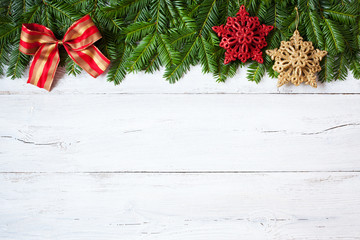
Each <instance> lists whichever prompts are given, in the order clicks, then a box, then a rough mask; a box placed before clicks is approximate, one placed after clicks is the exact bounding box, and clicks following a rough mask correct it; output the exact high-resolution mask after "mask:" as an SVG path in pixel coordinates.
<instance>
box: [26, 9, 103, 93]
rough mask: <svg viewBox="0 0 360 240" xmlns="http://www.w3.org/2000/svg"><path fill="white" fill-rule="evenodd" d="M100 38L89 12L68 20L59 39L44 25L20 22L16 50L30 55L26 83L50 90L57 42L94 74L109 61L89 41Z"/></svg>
mask: <svg viewBox="0 0 360 240" xmlns="http://www.w3.org/2000/svg"><path fill="white" fill-rule="evenodd" d="M100 38H101V34H100V32H99V30H98V29H97V27H96V26H95V24H94V22H93V21H92V20H91V18H90V16H89V15H86V16H84V17H82V18H81V19H79V20H78V21H76V22H75V23H74V24H72V25H71V26H70V27H69V29H68V30H67V31H66V33H65V36H64V38H63V40H62V41H61V40H58V39H56V37H55V35H54V33H53V32H52V31H51V30H50V29H49V28H47V27H45V26H42V25H39V24H36V23H30V24H23V25H22V31H21V36H20V46H19V50H20V51H21V52H22V53H24V54H27V55H34V58H33V60H32V63H31V66H30V73H29V79H28V83H31V84H34V85H36V86H38V87H40V88H45V89H46V90H48V91H50V88H51V84H52V82H53V79H54V74H55V72H56V69H57V66H58V64H59V60H60V57H59V49H58V45H63V46H64V48H65V50H66V51H67V53H68V54H69V56H70V57H71V58H72V59H73V60H74V61H75V62H76V63H77V64H78V65H79V66H80V67H81V68H82V69H84V70H85V71H86V72H88V73H89V74H90V75H91V76H93V77H95V78H96V77H97V76H99V75H100V74H102V73H103V72H104V71H105V69H106V68H107V67H108V66H109V64H110V61H109V59H107V58H106V57H105V56H104V55H103V54H102V53H101V52H100V51H99V49H98V48H97V47H95V46H94V45H93V44H94V42H96V41H97V40H99V39H100Z"/></svg>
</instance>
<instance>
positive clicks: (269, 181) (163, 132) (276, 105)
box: [0, 68, 360, 240]
mask: <svg viewBox="0 0 360 240" xmlns="http://www.w3.org/2000/svg"><path fill="white" fill-rule="evenodd" d="M161 74H162V73H161V72H158V73H156V74H155V75H144V74H138V75H130V76H129V77H128V79H126V80H125V82H124V83H123V84H121V85H120V86H113V84H112V83H107V82H106V80H105V78H104V77H100V78H97V79H93V78H91V77H89V76H88V75H86V74H81V75H80V76H78V77H76V78H75V77H65V75H64V72H63V70H62V69H60V71H59V72H58V73H57V76H56V78H57V80H56V83H55V88H54V89H53V91H52V92H50V93H48V92H46V91H43V90H41V89H38V88H35V87H33V86H31V85H27V84H26V83H25V82H26V79H25V78H24V79H18V80H14V81H11V80H9V79H1V80H0V109H1V111H0V240H14V239H16V240H23V239H24V240H25V239H26V240H35V239H36V240H42V239H44V240H45V239H46V240H47V239H59V240H80V239H81V240H82V239H84V240H91V239H96V240H97V239H106V240H111V239H125V240H140V239H149V240H151V239H156V240H177V239H179V240H180V239H181V240H183V239H186V240H188V239H189V240H212V239H214V240H232V239H234V240H235V239H236V240H238V239H246V240H265V239H271V240H360V224H359V223H360V187H359V186H360V156H359V151H360V94H359V93H360V81H357V80H355V79H354V78H353V77H352V76H349V77H348V80H347V81H344V82H334V83H326V84H320V85H319V87H318V88H317V89H312V88H310V87H308V86H300V87H298V88H296V87H294V86H285V87H282V88H280V89H277V88H276V79H269V78H268V77H266V78H265V79H264V81H262V82H261V83H260V84H259V85H256V84H254V83H251V82H248V81H247V80H245V69H242V70H241V72H240V73H239V74H238V75H237V76H236V77H235V78H233V79H231V80H230V81H228V82H227V83H225V84H218V83H216V82H215V81H214V80H213V79H212V77H211V76H210V75H203V74H201V71H200V69H199V68H193V69H192V70H191V71H190V73H189V74H188V75H186V76H185V78H184V79H182V80H181V81H179V82H178V83H177V84H173V85H170V84H168V83H167V82H166V81H165V80H163V79H161ZM283 93H285V94H283ZM296 93H304V94H296Z"/></svg>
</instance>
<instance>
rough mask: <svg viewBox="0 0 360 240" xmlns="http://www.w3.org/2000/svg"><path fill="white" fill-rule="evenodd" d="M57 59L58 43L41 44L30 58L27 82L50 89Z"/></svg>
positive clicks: (57, 62)
mask: <svg viewBox="0 0 360 240" xmlns="http://www.w3.org/2000/svg"><path fill="white" fill-rule="evenodd" d="M59 60H60V57H59V49H58V43H48V44H43V45H42V46H41V47H40V48H39V50H38V51H37V52H36V53H35V56H34V58H33V60H32V63H31V66H30V73H29V79H28V83H31V84H33V85H35V86H38V87H39V88H44V89H46V90H48V91H50V89H51V85H52V82H53V80H54V75H55V72H56V69H57V67H58V65H59Z"/></svg>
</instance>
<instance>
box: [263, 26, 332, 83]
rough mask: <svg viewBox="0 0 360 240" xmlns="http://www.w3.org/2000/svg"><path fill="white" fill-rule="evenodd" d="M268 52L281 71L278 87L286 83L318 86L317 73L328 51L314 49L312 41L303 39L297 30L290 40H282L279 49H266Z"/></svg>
mask: <svg viewBox="0 0 360 240" xmlns="http://www.w3.org/2000/svg"><path fill="white" fill-rule="evenodd" d="M266 54H267V55H269V56H271V59H272V60H275V63H274V66H273V69H274V70H275V71H276V72H278V73H279V76H278V87H281V86H282V85H284V84H286V83H293V84H295V85H296V86H299V85H300V83H305V84H309V85H310V86H312V87H314V88H316V87H317V83H316V73H317V72H319V71H320V70H321V67H320V61H321V60H322V58H323V57H324V56H325V55H326V54H327V51H321V50H319V49H314V46H313V45H312V42H307V41H303V38H302V37H301V36H300V34H299V31H298V30H295V32H294V35H293V36H292V37H291V38H290V41H287V42H285V41H281V45H280V48H279V49H277V48H276V49H273V50H266Z"/></svg>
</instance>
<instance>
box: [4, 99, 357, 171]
mask: <svg viewBox="0 0 360 240" xmlns="http://www.w3.org/2000/svg"><path fill="white" fill-rule="evenodd" d="M0 108H1V109H2V111H1V112H0V126H1V127H0V129H1V130H0V136H1V138H0V145H1V146H2V148H1V150H0V165H1V171H2V172H13V171H20V172H23V171H26V172H27V171H30V172H39V171H40V172H41V171H45V172H48V171H51V172H67V171H70V172H72V171H76V172H77V171H79V172H84V171H85V172H86V171H354V170H356V171H359V170H360V161H359V158H360V157H359V154H358V153H359V149H360V95H258V94H257V95H231V94H230V95H228V94H220V95H184V94H182V95H163V94H145V95H121V94H120V95H87V96H86V97H85V96H84V95H71V96H68V95H51V94H49V95H2V96H0ZM100 159H101V160H100Z"/></svg>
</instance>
